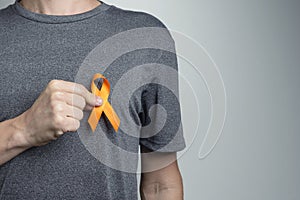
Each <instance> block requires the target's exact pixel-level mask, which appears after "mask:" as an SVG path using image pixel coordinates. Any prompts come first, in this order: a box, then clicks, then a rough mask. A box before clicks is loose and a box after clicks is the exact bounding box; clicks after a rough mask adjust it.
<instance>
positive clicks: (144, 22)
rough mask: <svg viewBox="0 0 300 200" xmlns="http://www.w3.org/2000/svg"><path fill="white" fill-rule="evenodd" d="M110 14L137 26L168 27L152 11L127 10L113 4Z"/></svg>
mask: <svg viewBox="0 0 300 200" xmlns="http://www.w3.org/2000/svg"><path fill="white" fill-rule="evenodd" d="M110 15H112V16H114V17H116V18H117V19H118V20H119V21H121V22H124V23H126V24H132V25H135V26H137V27H139V26H140V27H161V28H167V26H166V25H165V24H164V23H163V22H162V21H161V20H160V19H159V18H157V17H156V16H154V15H152V14H150V13H146V12H142V11H134V10H126V9H123V8H119V7H117V6H114V5H111V9H110Z"/></svg>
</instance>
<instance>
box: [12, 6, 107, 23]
mask: <svg viewBox="0 0 300 200" xmlns="http://www.w3.org/2000/svg"><path fill="white" fill-rule="evenodd" d="M19 1H20V0H16V1H15V3H14V4H13V5H12V8H13V9H14V11H15V12H16V13H17V14H18V15H21V16H22V17H25V18H27V19H29V20H33V21H36V22H42V23H51V24H60V23H71V22H76V21H81V20H84V19H87V18H90V17H92V16H95V15H98V14H100V13H103V12H104V11H106V10H108V9H109V8H110V7H111V5H108V4H106V3H104V2H103V1H101V0H98V1H99V2H100V3H101V4H100V5H99V6H97V7H96V8H93V9H92V10H89V11H86V12H84V13H79V14H74V15H47V14H41V13H35V12H32V11H30V10H27V9H26V8H24V7H23V6H22V5H21V4H20V3H19Z"/></svg>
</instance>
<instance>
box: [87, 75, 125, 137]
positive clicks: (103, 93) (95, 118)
mask: <svg viewBox="0 0 300 200" xmlns="http://www.w3.org/2000/svg"><path fill="white" fill-rule="evenodd" d="M99 78H102V79H103V83H102V86H101V88H100V90H99V89H98V87H97V86H96V84H95V80H96V79H99ZM91 90H92V93H93V94H95V95H97V96H100V97H101V98H102V102H103V103H102V105H101V106H98V107H94V108H93V110H92V112H91V114H90V117H89V119H88V123H89V125H90V127H91V129H92V131H93V132H94V131H95V130H96V127H97V124H98V122H99V120H100V118H101V115H102V113H103V112H104V114H105V115H106V117H107V118H108V120H109V121H110V123H111V125H112V127H113V128H114V130H115V131H116V132H117V131H118V129H119V126H120V119H119V117H118V115H117V114H116V113H115V111H114V109H113V108H112V106H111V105H110V103H109V102H108V100H107V99H108V96H109V93H110V84H109V81H108V80H107V79H106V78H105V77H104V76H103V75H102V74H99V73H97V74H95V75H94V77H93V80H92V83H91Z"/></svg>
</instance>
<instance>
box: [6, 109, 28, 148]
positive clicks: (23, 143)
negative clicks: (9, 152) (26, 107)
mask: <svg viewBox="0 0 300 200" xmlns="http://www.w3.org/2000/svg"><path fill="white" fill-rule="evenodd" d="M8 123H9V124H8V126H9V128H10V129H11V132H12V134H11V137H10V139H9V141H8V143H7V148H8V149H14V148H24V149H28V148H30V147H32V146H31V145H30V143H29V142H28V140H27V139H26V135H27V134H28V133H27V130H26V129H27V126H26V122H25V119H24V113H23V114H22V115H20V116H18V117H16V118H13V119H10V120H8Z"/></svg>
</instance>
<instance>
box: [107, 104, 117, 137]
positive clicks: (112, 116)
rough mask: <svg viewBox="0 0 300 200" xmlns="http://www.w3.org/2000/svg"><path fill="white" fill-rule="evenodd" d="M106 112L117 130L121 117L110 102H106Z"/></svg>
mask: <svg viewBox="0 0 300 200" xmlns="http://www.w3.org/2000/svg"><path fill="white" fill-rule="evenodd" d="M104 113H105V115H106V117H107V118H108V120H109V121H110V123H111V125H112V127H113V128H114V130H115V131H116V132H117V131H118V129H119V126H120V119H119V117H118V115H117V114H116V112H115V111H114V109H113V108H112V106H111V105H110V104H109V103H107V104H106V106H105V110H104Z"/></svg>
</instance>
